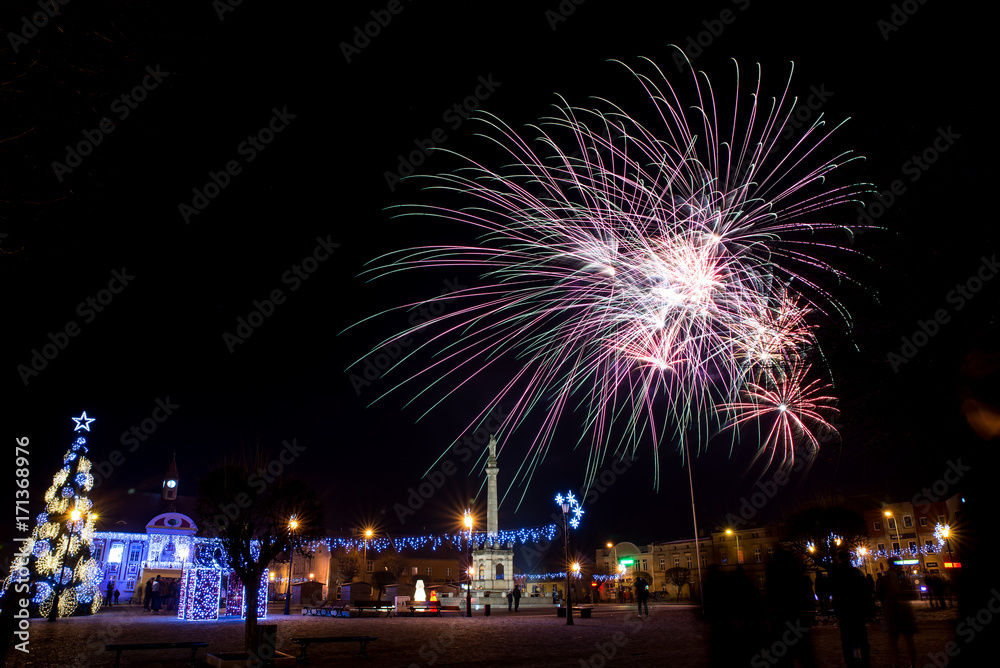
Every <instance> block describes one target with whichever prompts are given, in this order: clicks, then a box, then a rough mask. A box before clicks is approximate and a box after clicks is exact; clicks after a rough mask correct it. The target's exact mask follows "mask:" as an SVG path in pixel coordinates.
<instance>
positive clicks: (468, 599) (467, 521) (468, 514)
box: [463, 508, 473, 617]
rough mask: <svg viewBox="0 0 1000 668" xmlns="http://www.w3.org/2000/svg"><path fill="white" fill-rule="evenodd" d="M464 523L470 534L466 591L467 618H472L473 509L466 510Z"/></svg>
mask: <svg viewBox="0 0 1000 668" xmlns="http://www.w3.org/2000/svg"><path fill="white" fill-rule="evenodd" d="M463 523H464V524H465V528H466V530H467V531H468V532H469V540H468V548H469V586H468V587H467V588H466V590H465V616H466V617H471V616H472V576H473V568H472V509H471V508H466V509H465V517H464V518H463Z"/></svg>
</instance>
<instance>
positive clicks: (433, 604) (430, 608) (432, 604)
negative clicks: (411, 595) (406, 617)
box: [406, 601, 441, 617]
mask: <svg viewBox="0 0 1000 668" xmlns="http://www.w3.org/2000/svg"><path fill="white" fill-rule="evenodd" d="M406 607H408V608H409V609H410V617H413V616H414V615H415V614H416V613H418V612H432V613H434V614H435V615H437V616H438V617H440V616H441V607H440V606H439V605H438V602H437V601H417V602H416V603H414V604H413V605H408V606H406Z"/></svg>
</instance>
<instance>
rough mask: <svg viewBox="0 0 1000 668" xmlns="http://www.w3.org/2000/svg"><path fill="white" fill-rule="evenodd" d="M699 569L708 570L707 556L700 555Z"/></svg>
mask: <svg viewBox="0 0 1000 668" xmlns="http://www.w3.org/2000/svg"><path fill="white" fill-rule="evenodd" d="M701 567H702V568H708V556H707V555H704V554H703V555H701Z"/></svg>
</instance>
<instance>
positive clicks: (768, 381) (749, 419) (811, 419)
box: [721, 363, 839, 466]
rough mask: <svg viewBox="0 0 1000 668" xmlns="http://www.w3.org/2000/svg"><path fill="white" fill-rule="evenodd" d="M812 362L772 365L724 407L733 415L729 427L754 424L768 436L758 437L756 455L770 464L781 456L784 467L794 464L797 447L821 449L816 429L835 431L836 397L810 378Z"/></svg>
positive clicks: (824, 386) (828, 387) (820, 382)
mask: <svg viewBox="0 0 1000 668" xmlns="http://www.w3.org/2000/svg"><path fill="white" fill-rule="evenodd" d="M810 369H811V367H810V366H809V365H801V364H798V363H795V364H794V365H793V366H792V367H791V368H790V369H789V370H788V371H787V373H786V372H783V371H782V370H781V369H777V368H772V369H768V370H767V371H765V372H763V373H762V374H761V376H762V378H761V381H760V382H753V381H751V382H748V383H747V384H746V385H745V386H744V387H743V389H742V390H741V395H742V400H741V401H737V402H733V403H728V404H725V405H724V406H722V407H721V408H722V409H723V410H725V411H726V412H727V413H728V414H729V415H730V426H731V427H732V428H734V429H738V428H739V427H740V426H742V425H746V424H747V423H752V424H754V425H756V426H757V427H758V429H760V431H761V433H762V434H763V433H764V432H765V431H766V435H765V436H763V437H762V438H760V439H759V449H758V452H757V457H758V458H761V457H764V456H766V457H767V463H768V466H770V465H771V464H772V463H773V462H774V459H775V456H776V455H778V454H780V455H781V461H780V465H781V466H791V465H792V464H794V463H795V446H796V444H799V443H806V444H807V445H808V446H809V447H812V448H816V449H818V448H819V439H817V437H816V435H815V434H816V432H817V431H818V430H822V431H823V432H824V433H830V432H834V433H835V432H836V430H835V429H834V427H833V425H832V424H831V423H830V422H829V421H828V417H829V418H832V417H833V416H834V415H836V414H837V413H838V412H839V411H838V410H837V409H836V408H835V407H834V404H835V403H836V401H837V400H836V398H835V397H833V396H829V395H827V394H826V393H827V392H828V391H829V389H830V386H829V385H828V384H826V383H824V382H822V381H821V380H819V379H814V380H811V381H810V380H809V372H810Z"/></svg>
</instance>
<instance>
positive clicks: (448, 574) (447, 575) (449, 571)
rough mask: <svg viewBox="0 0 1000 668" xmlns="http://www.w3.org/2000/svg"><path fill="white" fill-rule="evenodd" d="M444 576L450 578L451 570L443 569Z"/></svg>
mask: <svg viewBox="0 0 1000 668" xmlns="http://www.w3.org/2000/svg"><path fill="white" fill-rule="evenodd" d="M444 576H445V577H446V578H450V577H451V569H450V568H446V569H444Z"/></svg>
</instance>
